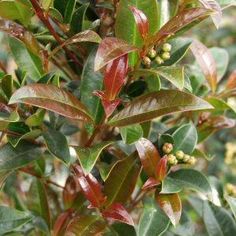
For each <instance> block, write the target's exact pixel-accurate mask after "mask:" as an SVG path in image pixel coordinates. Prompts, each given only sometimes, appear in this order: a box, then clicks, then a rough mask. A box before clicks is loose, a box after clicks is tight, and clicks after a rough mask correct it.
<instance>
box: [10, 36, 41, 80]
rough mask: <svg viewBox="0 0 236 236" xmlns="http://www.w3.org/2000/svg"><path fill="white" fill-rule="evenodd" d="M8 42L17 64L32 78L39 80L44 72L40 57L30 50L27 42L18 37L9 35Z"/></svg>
mask: <svg viewBox="0 0 236 236" xmlns="http://www.w3.org/2000/svg"><path fill="white" fill-rule="evenodd" d="M8 42H9V46H10V49H11V52H12V55H13V57H14V60H15V61H16V63H17V65H18V66H19V67H20V68H21V70H23V71H25V72H26V74H27V75H28V76H29V77H30V79H32V80H34V81H38V80H39V79H40V77H41V76H42V75H43V73H44V71H43V64H42V61H41V59H40V57H39V56H38V55H36V54H33V53H32V52H31V51H29V50H28V49H27V47H26V46H25V44H24V43H23V42H21V41H20V40H18V39H16V38H12V37H9V38H8Z"/></svg>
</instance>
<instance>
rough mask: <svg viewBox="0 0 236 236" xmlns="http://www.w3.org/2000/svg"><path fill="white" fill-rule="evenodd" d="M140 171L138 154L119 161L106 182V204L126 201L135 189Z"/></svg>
mask: <svg viewBox="0 0 236 236" xmlns="http://www.w3.org/2000/svg"><path fill="white" fill-rule="evenodd" d="M139 173H140V166H139V164H138V163H137V158H136V155H131V156H129V157H127V158H125V159H124V160H122V161H119V162H117V163H116V164H115V166H114V167H113V168H112V171H111V173H110V175H109V177H108V178H107V180H106V181H105V184H104V193H105V195H106V196H107V201H106V205H107V206H109V205H111V204H113V203H125V202H126V201H127V199H128V198H129V197H130V195H131V194H132V192H133V190H134V187H135V185H136V181H137V178H138V176H139Z"/></svg>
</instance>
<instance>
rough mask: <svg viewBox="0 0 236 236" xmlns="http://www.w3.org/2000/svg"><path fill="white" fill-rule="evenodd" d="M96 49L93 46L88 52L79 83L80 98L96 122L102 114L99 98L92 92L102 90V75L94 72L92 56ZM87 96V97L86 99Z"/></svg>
mask: <svg viewBox="0 0 236 236" xmlns="http://www.w3.org/2000/svg"><path fill="white" fill-rule="evenodd" d="M96 52H97V49H96V48H94V49H93V50H92V51H91V53H90V54H89V56H88V58H87V60H86V62H85V64H84V68H83V72H82V75H81V85H80V94H81V96H80V99H81V102H82V103H83V104H84V105H86V107H87V108H88V110H89V112H90V114H91V116H92V117H93V118H94V121H95V122H96V123H98V122H99V121H100V120H101V119H102V115H103V114H104V112H103V109H102V105H101V102H100V99H99V98H98V97H97V96H95V95H94V94H93V92H94V91H96V90H102V87H103V76H102V74H101V73H100V72H99V71H97V72H94V58H95V55H96ZM88 97H89V99H88Z"/></svg>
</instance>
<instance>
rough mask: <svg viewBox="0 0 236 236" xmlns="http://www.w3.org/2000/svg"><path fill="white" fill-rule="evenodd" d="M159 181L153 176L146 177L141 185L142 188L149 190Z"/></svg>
mask: <svg viewBox="0 0 236 236" xmlns="http://www.w3.org/2000/svg"><path fill="white" fill-rule="evenodd" d="M160 183H161V182H160V181H158V180H156V179H155V178H153V177H150V178H148V180H147V181H146V182H145V183H144V184H143V186H142V190H144V191H145V190H151V189H153V188H155V187H156V186H158V185H159V184H160Z"/></svg>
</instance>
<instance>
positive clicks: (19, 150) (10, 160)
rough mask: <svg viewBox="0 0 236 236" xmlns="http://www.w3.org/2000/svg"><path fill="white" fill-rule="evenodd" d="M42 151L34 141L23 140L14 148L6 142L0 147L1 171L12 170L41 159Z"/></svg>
mask: <svg viewBox="0 0 236 236" xmlns="http://www.w3.org/2000/svg"><path fill="white" fill-rule="evenodd" d="M40 156H41V152H40V149H39V147H38V146H36V145H34V144H32V143H26V142H21V143H20V144H19V145H17V147H15V148H13V147H12V146H11V145H10V144H6V145H4V146H2V147H1V148H0V171H12V170H14V169H17V168H21V167H23V166H25V165H28V164H29V163H31V162H33V161H35V160H37V159H39V158H40Z"/></svg>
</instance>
